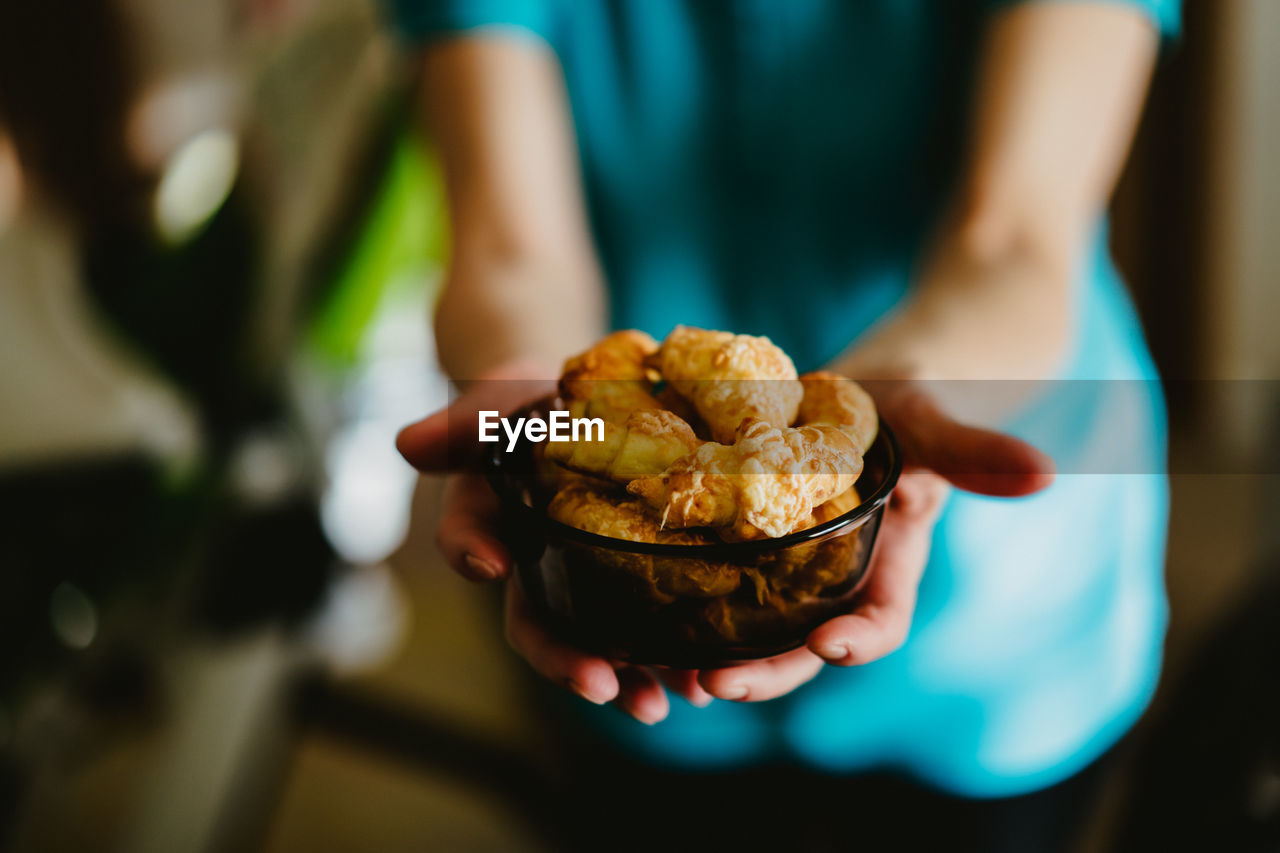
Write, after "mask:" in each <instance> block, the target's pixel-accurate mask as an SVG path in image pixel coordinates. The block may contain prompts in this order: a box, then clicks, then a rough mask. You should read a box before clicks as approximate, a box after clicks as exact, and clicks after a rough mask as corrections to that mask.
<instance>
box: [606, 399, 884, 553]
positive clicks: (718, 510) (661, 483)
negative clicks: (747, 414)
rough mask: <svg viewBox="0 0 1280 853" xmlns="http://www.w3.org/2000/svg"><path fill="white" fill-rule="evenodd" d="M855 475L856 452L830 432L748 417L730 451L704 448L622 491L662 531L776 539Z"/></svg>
mask: <svg viewBox="0 0 1280 853" xmlns="http://www.w3.org/2000/svg"><path fill="white" fill-rule="evenodd" d="M861 472H862V454H861V452H860V450H859V448H858V447H857V445H855V444H854V442H853V439H851V438H849V436H847V435H845V434H844V433H843V432H841V431H840V430H839V429H837V428H835V427H831V426H805V427H797V428H789V427H783V428H781V429H779V428H777V427H774V426H771V425H770V424H768V423H766V422H764V421H762V420H757V419H755V418H748V419H747V420H745V421H743V423H742V425H741V427H740V428H739V429H738V432H737V435H736V437H735V441H734V443H733V444H732V445H723V444H716V443H708V444H704V445H702V446H701V447H699V448H698V449H697V450H696V451H694V452H693V453H691V454H690V455H688V456H686V457H684V458H683V459H680V460H678V461H677V462H675V463H674V464H673V465H672V466H671V467H670V468H668V469H667V470H666V471H665V472H663V473H662V474H661V475H658V476H651V477H640V478H638V479H636V480H633V481H632V482H631V483H630V484H629V485H628V486H627V491H628V492H630V493H631V494H633V495H637V496H639V497H640V498H642V499H643V500H644V501H645V503H647V504H648V505H649V506H650V507H652V508H653V509H655V510H657V512H658V514H659V516H660V518H661V522H662V526H663V527H677V528H680V527H714V528H724V529H725V530H724V534H725V535H726V538H731V539H758V538H761V537H762V536H769V537H775V538H776V537H779V536H785V535H787V534H788V533H791V532H792V531H794V530H796V529H798V528H800V527H801V526H803V525H804V524H805V522H806V521H808V520H809V518H810V515H811V513H812V512H813V510H814V507H817V506H820V505H821V504H824V503H826V502H827V501H828V500H830V499H831V498H833V497H835V496H836V495H839V494H841V493H843V492H845V491H847V490H848V489H850V488H852V487H853V484H854V482H855V481H856V480H857V479H858V475H859V474H860V473H861Z"/></svg>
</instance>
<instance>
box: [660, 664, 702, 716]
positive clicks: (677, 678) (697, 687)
mask: <svg viewBox="0 0 1280 853" xmlns="http://www.w3.org/2000/svg"><path fill="white" fill-rule="evenodd" d="M654 672H655V673H656V674H657V676H658V679H659V680H660V681H661V682H662V683H663V684H665V685H666V686H667V689H669V690H670V691H671V692H672V693H675V694H677V695H679V696H683V697H684V698H685V699H686V700H688V702H689V704H690V705H693V706H694V707H695V708H705V707H707V706H708V705H710V704H711V699H712V696H711V694H710V693H708V692H707V691H705V690H703V689H702V685H701V684H699V683H698V671H697V670H696V669H656V670H654Z"/></svg>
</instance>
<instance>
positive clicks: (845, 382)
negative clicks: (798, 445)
mask: <svg viewBox="0 0 1280 853" xmlns="http://www.w3.org/2000/svg"><path fill="white" fill-rule="evenodd" d="M800 383H801V384H802V385H803V386H804V399H802V400H801V401H800V411H799V413H798V414H797V417H796V423H797V424H798V425H815V426H816V425H828V426H834V427H837V428H839V429H840V431H841V432H843V433H844V434H845V435H847V436H849V437H850V438H852V439H853V440H854V443H855V444H857V445H858V450H859V452H861V453H866V452H867V448H869V447H870V446H871V442H873V441H875V438H876V432H877V431H878V430H879V429H880V418H879V416H878V415H877V414H876V404H875V402H874V401H873V400H872V399H871V395H870V394H868V393H867V391H866V389H865V388H863V387H862V386H861V385H859V384H858V383H857V382H854V381H853V380H852V379H849V378H847V377H845V376H841V375H840V374H838V373H832V372H831V371H829V370H815V371H813V372H811V373H806V374H804V375H803V376H801V377H800Z"/></svg>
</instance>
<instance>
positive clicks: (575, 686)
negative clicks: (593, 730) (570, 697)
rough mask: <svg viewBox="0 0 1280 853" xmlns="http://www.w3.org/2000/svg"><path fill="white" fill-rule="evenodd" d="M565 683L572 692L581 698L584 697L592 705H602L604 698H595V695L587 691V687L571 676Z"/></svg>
mask: <svg viewBox="0 0 1280 853" xmlns="http://www.w3.org/2000/svg"><path fill="white" fill-rule="evenodd" d="M565 684H566V686H567V687H568V688H569V689H570V690H572V691H573V692H574V693H577V694H578V695H579V696H581V697H582V698H583V699H586V700H587V701H588V702H590V703H591V704H592V705H603V704H604V703H605V700H604V699H596V698H595V697H593V696H591V695H589V694H588V693H587V688H585V687H583V686H582V685H581V684H579V683H578V682H576V681H574V680H573V679H572V678H570V679H569V680H568V681H567V682H565Z"/></svg>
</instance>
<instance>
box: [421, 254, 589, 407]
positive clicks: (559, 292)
mask: <svg viewBox="0 0 1280 853" xmlns="http://www.w3.org/2000/svg"><path fill="white" fill-rule="evenodd" d="M602 293H603V288H602V287H601V285H600V282H599V278H598V275H597V274H596V273H595V271H594V270H592V269H590V267H589V265H588V264H586V263H576V264H575V263H556V262H553V261H550V260H534V259H511V258H501V257H497V256H493V255H488V254H483V255H478V256H475V257H469V258H464V259H460V260H459V262H457V263H455V264H454V266H453V267H452V268H451V269H450V271H449V274H448V276H447V278H446V284H445V289H444V293H443V294H442V295H441V298H440V302H439V304H438V306H437V309H436V315H435V332H436V348H437V354H438V356H439V359H440V364H441V366H442V367H444V370H445V372H446V373H447V374H448V375H449V376H450V377H451V378H452V379H454V380H455V381H456V382H458V383H459V384H466V382H468V381H469V380H472V379H475V378H476V377H479V376H482V375H484V374H485V373H487V372H488V371H490V370H492V369H493V368H495V367H497V366H499V365H503V364H507V363H510V362H513V361H522V362H527V363H530V364H533V365H535V366H538V367H541V368H544V369H545V370H547V371H548V375H555V374H556V373H557V372H558V370H559V367H560V364H561V363H562V362H563V361H564V359H565V358H566V357H567V356H569V355H571V354H572V353H574V352H577V351H579V350H582V349H585V348H586V346H587V345H588V344H590V342H591V341H593V340H595V339H596V338H598V337H599V336H600V334H601V333H602V331H603V329H604V325H605V324H604V310H603V298H602Z"/></svg>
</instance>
